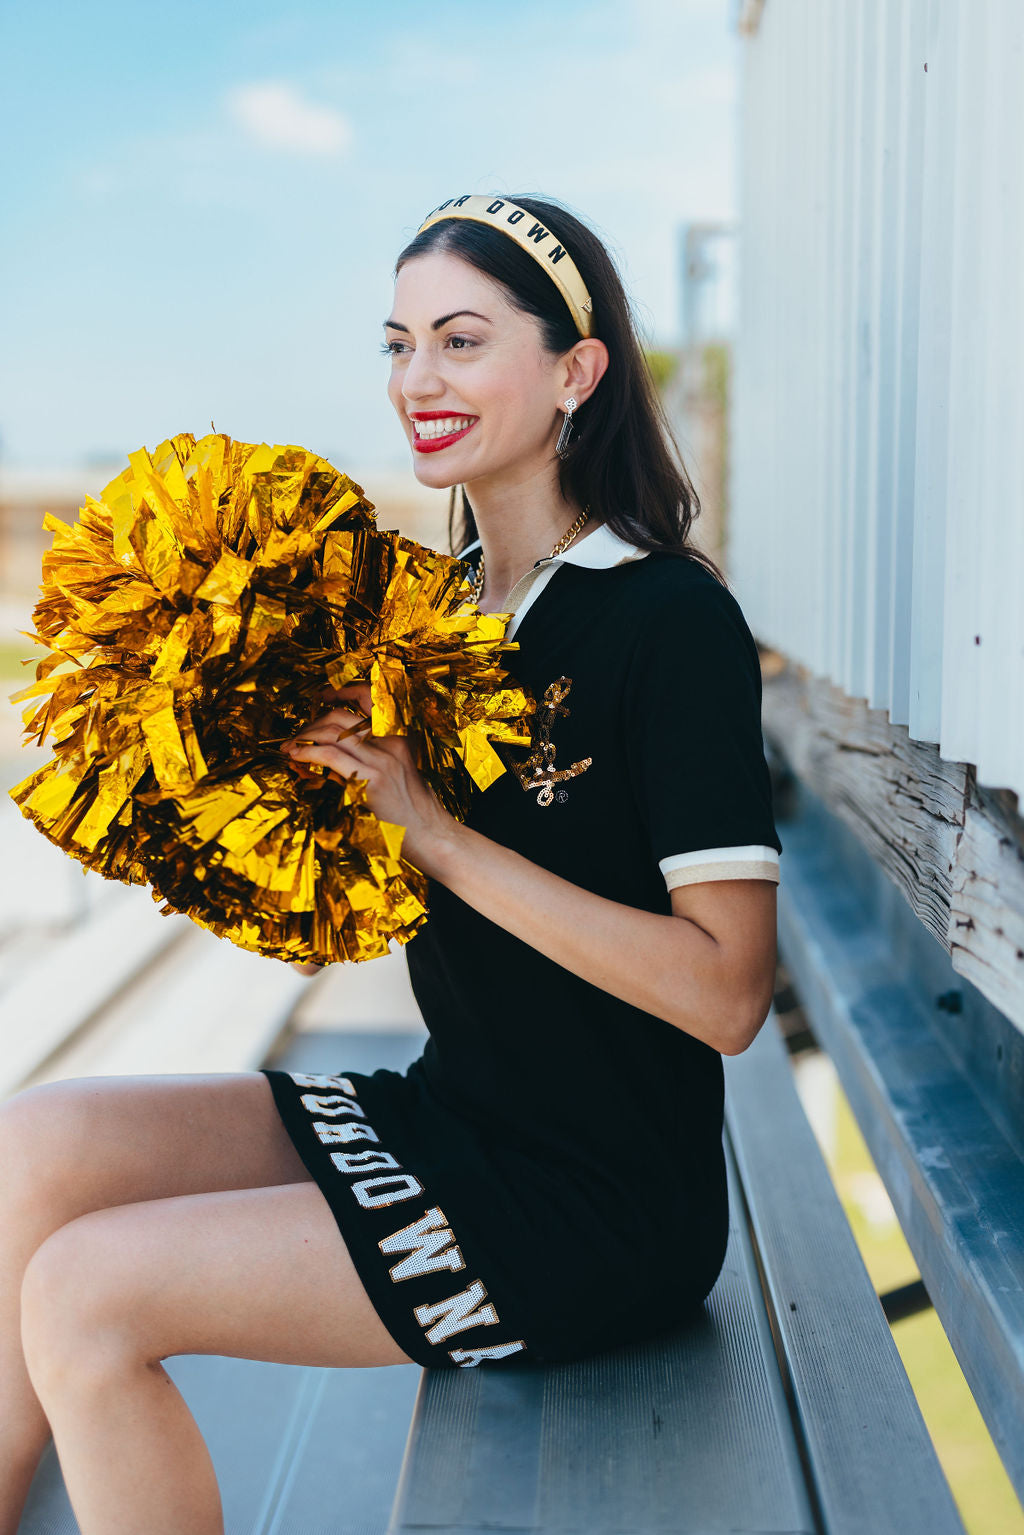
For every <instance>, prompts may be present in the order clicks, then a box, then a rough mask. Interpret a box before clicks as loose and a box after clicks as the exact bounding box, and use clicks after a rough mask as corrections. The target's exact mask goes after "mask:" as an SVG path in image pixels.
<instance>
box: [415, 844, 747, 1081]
mask: <svg viewBox="0 0 1024 1535" xmlns="http://www.w3.org/2000/svg"><path fill="white" fill-rule="evenodd" d="M422 856H423V855H422V854H421V857H422ZM418 867H420V868H423V870H424V873H426V874H429V875H430V877H431V878H432V879H436V880H439V881H440V883H441V884H443V885H447V887H448V889H449V890H451V891H453V893H454V894H455V895H457V896H459V898H460V899H461V900H463V901H465V902H466V904H467V906H471V907H472V908H473V910H474V911H478V912H479V913H480V914H481V916H484V917H488V918H490V920H491V921H492V922H496V923H497V924H498V926H499V927H503V928H505V929H506V931H507V932H510V933H512V934H513V935H514V936H515V937H516V938H521V939H522V940H523V942H524V943H528V944H529V945H530V946H531V948H534V949H538V950H539V951H540V953H542V954H546V955H547V957H548V958H549V959H553V960H554V961H555V963H556V964H559V965H563V966H564V967H565V969H566V970H571V971H572V972H573V974H574V975H578V976H581V977H582V978H583V980H585V981H590V982H591V983H592V985H594V986H599V987H601V989H602V990H603V991H608V992H611V994H612V996H614V997H619V998H621V999H622V1001H623V1002H629V1003H631V1004H632V1005H633V1006H634V1007H640V1008H642V1009H643V1010H644V1012H647V1013H653V1014H654V1015H655V1017H657V1018H664V1019H665V1021H666V1022H667V1023H671V1024H674V1025H675V1027H676V1028H679V1029H682V1030H684V1032H685V1033H687V1034H693V1035H695V1036H696V1038H697V1039H701V1040H703V1041H704V1042H705V1043H706V1044H709V1045H711V1046H712V1047H713V1048H714V1049H715V1050H718V1051H721V1053H722V1054H723V1055H736V1054H739V1053H740V1052H741V1051H743V1050H745V1049H746V1048H747V1046H748V1045H749V1044H750V1043H751V1042H752V1040H753V1039H754V1037H755V1035H756V1034H757V1032H758V1030H759V1029H760V1027H761V1025H762V1023H763V1022H764V1020H765V1018H766V1017H767V1014H768V1008H769V1006H770V1004H771V996H772V989H773V986H774V980H775V903H776V887H775V885H774V883H773V882H772V881H771V880H766V879H725V880H708V881H705V882H702V883H699V884H693V885H683V886H681V887H679V888H677V889H675V890H673V891H672V892H671V900H672V912H673V915H672V916H661V915H659V914H658V913H656V912H649V911H639V910H637V909H636V908H635V907H632V906H624V905H622V904H621V903H620V902H618V901H610V900H608V899H607V898H606V897H604V896H601V895H595V894H594V893H593V892H592V891H590V890H582V889H580V887H579V886H578V885H573V884H571V883H570V882H569V881H568V880H566V879H562V878H561V877H560V876H559V875H557V874H552V873H551V871H550V870H548V869H543V868H541V867H540V866H539V865H537V864H535V863H531V862H530V861H529V860H528V859H526V858H523V857H522V856H521V855H520V854H519V853H516V852H513V851H512V849H511V848H507V847H502V846H501V845H500V844H499V843H497V842H493V841H491V839H490V838H489V837H484V836H482V835H481V834H480V833H479V832H476V831H473V830H472V829H471V828H470V827H468V826H463V825H461V824H460V823H459V822H457V821H454V820H453V821H452V824H451V827H450V828H448V829H447V831H446V832H444V831H442V832H439V833H438V834H436V835H435V837H434V838H433V839H432V840H431V841H430V842H429V843H428V845H427V848H426V864H425V865H424V864H423V863H420V864H419V865H418ZM495 980H496V982H497V983H499V984H500V981H501V978H500V977H496V978H495Z"/></svg>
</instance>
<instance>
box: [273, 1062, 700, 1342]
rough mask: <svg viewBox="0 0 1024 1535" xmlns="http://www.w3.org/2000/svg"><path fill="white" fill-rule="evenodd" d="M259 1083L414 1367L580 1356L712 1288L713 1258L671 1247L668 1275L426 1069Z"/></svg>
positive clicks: (600, 1201)
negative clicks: (446, 1097) (450, 1102)
mask: <svg viewBox="0 0 1024 1535" xmlns="http://www.w3.org/2000/svg"><path fill="white" fill-rule="evenodd" d="M263 1075H264V1076H265V1077H267V1079H268V1081H269V1082H270V1086H271V1089H272V1091H273V1095H274V1102H275V1103H276V1105H277V1109H278V1112H279V1113H280V1115H281V1119H282V1121H283V1123H284V1126H285V1129H286V1130H287V1132H288V1134H289V1136H290V1137H291V1140H292V1142H293V1143H294V1145H295V1148H296V1150H297V1151H298V1154H299V1156H300V1157H301V1158H302V1161H303V1163H304V1165H305V1167H306V1168H307V1170H308V1172H309V1173H310V1175H311V1177H312V1178H313V1179H314V1180H315V1181H316V1183H317V1185H318V1186H319V1188H320V1190H321V1191H322V1193H323V1194H324V1197H325V1198H326V1200H327V1203H328V1204H329V1206H330V1208H331V1211H332V1213H333V1215H334V1218H335V1220H336V1221H337V1224H338V1228H339V1230H340V1232H341V1235H342V1237H343V1239H344V1241H345V1245H346V1247H347V1249H348V1251H349V1254H350V1256H351V1258H352V1262H353V1264H354V1265H355V1268H356V1271H357V1272H358V1274H359V1276H360V1279H361V1280H362V1282H363V1285H364V1287H365V1289H366V1292H367V1294H368V1296H369V1298H370V1301H371V1302H372V1304H373V1306H374V1308H375V1310H376V1311H377V1313H378V1315H379V1316H380V1319H381V1321H382V1322H383V1324H384V1326H385V1327H386V1328H387V1330H388V1332H389V1333H390V1334H391V1336H392V1337H393V1338H394V1340H395V1342H396V1343H397V1344H398V1345H399V1347H400V1348H401V1349H403V1350H404V1352H405V1353H406V1354H408V1355H409V1357H410V1359H413V1360H415V1361H416V1362H417V1363H419V1364H422V1365H426V1366H432V1367H441V1368H447V1369H451V1368H455V1367H461V1368H467V1367H472V1366H476V1365H479V1364H482V1363H491V1364H494V1363H501V1364H502V1365H515V1364H517V1363H525V1362H531V1363H536V1362H540V1361H565V1360H569V1359H576V1358H581V1357H585V1356H586V1355H589V1354H593V1353H598V1352H601V1351H602V1350H604V1349H606V1348H611V1347H614V1346H616V1345H619V1344H624V1343H629V1342H635V1341H639V1340H640V1339H642V1338H646V1337H650V1336H652V1335H654V1334H656V1333H658V1332H661V1331H663V1330H665V1329H666V1328H668V1327H671V1326H674V1325H676V1324H678V1323H679V1322H680V1320H682V1318H683V1317H684V1316H685V1314H686V1311H687V1309H688V1308H689V1307H690V1306H691V1305H695V1304H699V1302H700V1301H701V1300H702V1299H703V1297H704V1296H705V1295H706V1294H707V1293H708V1291H709V1290H710V1288H711V1285H712V1283H713V1282H714V1279H715V1277H716V1276H717V1273H718V1266H716V1265H715V1264H714V1263H712V1265H711V1269H713V1272H712V1271H711V1269H709V1268H708V1265H707V1263H706V1262H705V1261H702V1262H701V1264H700V1265H698V1268H697V1269H695V1270H694V1271H693V1272H692V1273H690V1274H687V1273H686V1272H681V1271H680V1265H679V1262H678V1258H677V1257H676V1256H675V1254H676V1252H677V1244H675V1243H674V1242H673V1243H670V1245H671V1247H672V1250H673V1257H672V1258H671V1259H670V1260H669V1261H668V1262H666V1259H667V1258H668V1257H669V1255H668V1253H667V1252H665V1251H662V1252H660V1253H659V1252H652V1251H651V1250H650V1249H649V1248H647V1249H646V1250H643V1249H638V1247H637V1245H636V1243H635V1242H629V1241H625V1242H624V1241H623V1240H622V1232H621V1231H620V1230H617V1229H616V1226H615V1222H614V1211H611V1210H609V1209H608V1208H607V1200H605V1199H604V1198H603V1197H599V1198H597V1199H596V1200H595V1201H594V1202H593V1203H592V1204H591V1203H590V1201H589V1200H588V1198H587V1195H586V1191H584V1190H582V1189H581V1188H580V1187H579V1186H578V1183H574V1182H573V1180H572V1179H569V1178H566V1176H565V1175H564V1170H563V1169H561V1168H560V1167H559V1166H557V1165H550V1164H545V1163H544V1162H543V1161H540V1160H538V1159H537V1158H536V1156H528V1155H527V1154H526V1153H525V1152H523V1151H521V1150H519V1149H517V1148H516V1147H514V1146H511V1145H508V1144H504V1145H496V1144H495V1142H494V1140H493V1138H490V1137H486V1136H484V1134H483V1133H482V1131H481V1130H480V1129H479V1128H478V1127H475V1126H474V1125H473V1124H471V1123H470V1122H469V1121H468V1120H466V1119H465V1118H464V1117H463V1116H461V1115H458V1114H455V1113H453V1112H452V1111H451V1110H450V1109H448V1108H447V1107H446V1106H445V1105H443V1104H441V1103H440V1102H439V1101H438V1099H437V1097H436V1095H435V1094H434V1093H432V1092H431V1090H430V1087H429V1084H428V1082H427V1080H426V1077H425V1075H424V1072H423V1069H422V1063H421V1062H420V1061H415V1062H414V1063H413V1064H412V1066H410V1067H409V1069H408V1071H407V1072H405V1073H399V1072H396V1071H391V1070H387V1069H384V1068H381V1069H379V1070H377V1071H375V1072H373V1073H372V1075H367V1074H364V1073H360V1072H354V1071H349V1072H341V1073H338V1074H337V1075H335V1074H325V1073H311V1072H299V1071H295V1072H289V1071H282V1070H277V1069H273V1068H267V1067H265V1068H263ZM722 1213H723V1226H724V1224H725V1221H726V1219H727V1212H724V1211H723V1212H722ZM698 1245H703V1244H698ZM722 1252H723V1254H724V1241H723V1243H722ZM719 1264H720V1259H719Z"/></svg>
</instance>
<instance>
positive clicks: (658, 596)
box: [623, 549, 747, 632]
mask: <svg viewBox="0 0 1024 1535" xmlns="http://www.w3.org/2000/svg"><path fill="white" fill-rule="evenodd" d="M623 568H624V569H625V570H628V571H629V580H628V587H629V590H628V592H627V593H626V596H627V600H628V602H629V603H630V605H631V606H632V605H635V606H636V607H637V609H638V611H639V612H640V613H641V614H642V616H643V618H644V620H645V624H646V623H651V624H673V625H678V626H679V627H680V628H682V629H685V630H687V631H689V632H693V631H699V630H701V629H706V628H707V626H709V625H710V626H716V625H721V624H723V623H729V624H732V625H738V626H739V627H740V628H741V629H746V628H747V624H746V620H745V618H744V616H743V610H742V608H741V607H740V604H739V602H738V600H737V598H736V596H735V595H734V593H733V591H732V590H731V588H730V587H728V586H726V585H725V584H723V582H722V581H720V580H719V579H718V577H717V576H716V575H714V573H713V572H712V571H710V570H709V569H708V568H707V566H706V565H703V564H702V563H701V562H700V561H699V560H697V559H694V558H692V557H691V556H689V555H686V554H672V553H669V552H668V551H663V550H657V549H652V550H651V551H650V552H649V553H648V554H647V555H646V556H645V557H644V558H643V559H640V560H635V561H634V562H633V563H632V564H630V565H629V566H626V567H623Z"/></svg>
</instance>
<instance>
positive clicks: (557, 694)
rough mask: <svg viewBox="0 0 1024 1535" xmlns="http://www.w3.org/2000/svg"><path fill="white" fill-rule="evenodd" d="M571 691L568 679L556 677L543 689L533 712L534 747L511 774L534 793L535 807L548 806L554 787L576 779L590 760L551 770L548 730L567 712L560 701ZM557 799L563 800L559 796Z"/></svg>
mask: <svg viewBox="0 0 1024 1535" xmlns="http://www.w3.org/2000/svg"><path fill="white" fill-rule="evenodd" d="M571 687H572V678H571V677H559V679H558V681H557V682H552V683H551V684H550V686H549V687H548V688H546V689H545V692H544V699H543V702H542V703H541V704H540V706H539V707H538V709H537V746H536V748H535V750H534V751H533V752H531V753H530V755H529V757H527V759H526V761H525V762H514V763H513V764H512V767H513V771H514V772H515V774H516V777H517V778H518V779H519V782H520V783H521V784H522V786H523V788H524V789H525V790H526V791H527V793H530V792H532V790H534V789H536V790H537V804H538V805H550V804H551V801H552V800H553V799H554V797H555V795H554V785H555V784H556V783H562V781H563V780H564V779H566V778H576V777H578V776H579V774H580V773H585V772H586V771H587V768H588V767H589V766H590V764H591V763H592V762H593V760H594V759H593V757H584V759H583V761H582V762H574V763H573V765H572V767H567V768H556V767H555V746H554V743H553V742H552V740H551V727H552V726H553V725H554V723H555V721H556V720H557V719H558V717H559V715H562V714H568V713H569V710H568V708H567V706H566V705H565V704H564V703H563V702H562V700H563V699H564V698H565V697H567V695H568V692H569V689H570V688H571ZM559 797H560V798H562V797H564V796H561V795H560V796H559Z"/></svg>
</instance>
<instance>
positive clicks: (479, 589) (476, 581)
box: [470, 506, 590, 603]
mask: <svg viewBox="0 0 1024 1535" xmlns="http://www.w3.org/2000/svg"><path fill="white" fill-rule="evenodd" d="M589 516H590V507H589V506H585V507H584V508H583V510H582V512H580V514H579V516H578V517H577V518H576V521H575V522H574V523H573V525H572V527H571V528H570V529H569V531H568V533H564V534H563V535H562V537H561V538H560V539H559V540H558V543H557V544H556V545H555V547H554V548H553V549H552V551H551V553H550V554H549V555H548V559H549V560H553V559H554V558H555V556H556V554H562V553H563V552H564V551H565V550H566V549H568V547H569V545H570V544H571V543H572V541H573V539H574V538H575V537H576V534H577V533H578V532H579V531H580V529H581V528H582V526H583V524H584V523H585V522H586V520H587V518H588V517H589ZM483 590H484V552H483V550H482V549H481V550H480V564H479V566H478V568H477V573H476V575H475V576H474V577H473V580H472V581H471V582H470V600H471V601H472V602H477V603H478V602H479V601H480V598H481V596H482V595H483Z"/></svg>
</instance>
